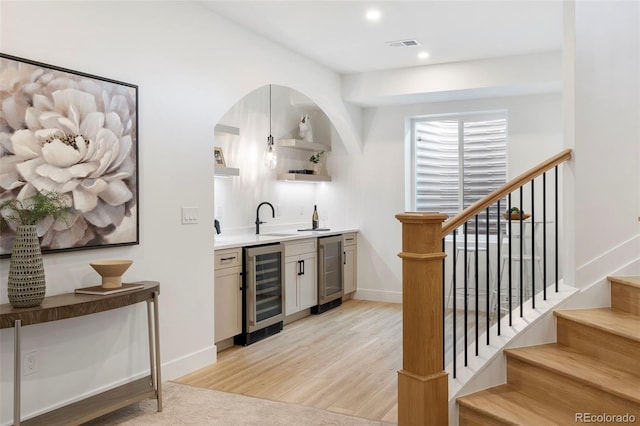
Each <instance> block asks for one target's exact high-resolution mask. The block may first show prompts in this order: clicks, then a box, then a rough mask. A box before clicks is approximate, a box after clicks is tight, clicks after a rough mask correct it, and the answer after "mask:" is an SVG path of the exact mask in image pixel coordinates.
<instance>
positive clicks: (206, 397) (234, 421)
mask: <svg viewBox="0 0 640 426" xmlns="http://www.w3.org/2000/svg"><path fill="white" fill-rule="evenodd" d="M162 393H163V398H162V408H163V410H162V412H160V413H158V412H157V405H156V400H155V399H154V400H151V399H150V400H145V401H141V402H139V403H136V404H132V405H130V406H128V407H125V408H122V409H120V410H118V411H115V412H113V413H111V414H107V415H105V416H102V417H100V418H98V419H95V420H93V421H91V422H89V423H87V425H167V426H169V425H171V426H173V425H199V426H200V425H202V426H204V425H224V426H235V425H238V426H239V425H243V426H244V425H260V426H271V425H274V426H276V425H282V426H298V425H300V426H313V425H318V426H320V425H327V426H328V425H339V426H352V425H353V426H358V425H390V424H392V423H385V422H378V421H375V420H367V419H362V418H358V417H351V416H344V415H341V414H337V413H332V412H330V411H325V410H321V409H318V408H313V407H306V406H303V405H296V404H290V403H285V402H276V401H269V400H266V399H258V398H252V397H248V396H243V395H237V394H232V393H226V392H220V391H216V390H211V389H204V388H198V387H194V386H188V385H182V384H179V383H173V382H166V383H163V386H162Z"/></svg>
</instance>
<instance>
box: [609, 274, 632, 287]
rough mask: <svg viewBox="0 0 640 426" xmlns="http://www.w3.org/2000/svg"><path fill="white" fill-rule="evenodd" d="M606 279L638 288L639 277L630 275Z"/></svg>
mask: <svg viewBox="0 0 640 426" xmlns="http://www.w3.org/2000/svg"><path fill="white" fill-rule="evenodd" d="M607 279H608V280H609V281H611V282H616V283H618V284H624V285H628V286H630V287H636V288H639V289H640V277H635V276H630V277H607Z"/></svg>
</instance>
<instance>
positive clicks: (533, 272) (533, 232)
mask: <svg viewBox="0 0 640 426" xmlns="http://www.w3.org/2000/svg"><path fill="white" fill-rule="evenodd" d="M534 183H535V180H534V179H531V308H532V309H535V308H536V265H535V261H536V260H535V259H536V217H535V216H536V209H535V191H534V188H535V186H534Z"/></svg>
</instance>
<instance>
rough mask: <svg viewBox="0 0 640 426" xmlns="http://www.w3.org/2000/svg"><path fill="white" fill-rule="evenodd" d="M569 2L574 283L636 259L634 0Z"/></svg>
mask: <svg viewBox="0 0 640 426" xmlns="http://www.w3.org/2000/svg"><path fill="white" fill-rule="evenodd" d="M573 8H574V10H573V25H572V26H571V29H572V30H573V31H572V33H570V34H569V35H568V36H569V37H571V39H570V40H567V43H570V44H571V45H573V46H574V52H573V57H569V58H571V61H572V62H571V65H572V68H573V75H571V69H568V70H567V71H568V74H569V75H567V76H566V80H567V84H568V85H570V88H569V90H570V91H569V92H568V93H571V97H568V98H567V102H569V103H570V104H571V105H572V106H573V108H574V111H575V117H574V119H573V121H572V122H568V123H567V126H568V127H570V128H569V129H568V131H569V132H570V133H573V136H574V138H573V140H568V143H569V144H572V145H573V146H574V149H575V159H576V160H575V167H574V170H573V180H574V184H573V185H574V187H575V197H574V199H573V200H572V201H573V202H574V208H575V260H574V261H575V265H576V285H577V286H580V287H584V286H588V285H591V284H593V283H595V282H600V283H604V277H605V276H606V275H607V274H611V273H612V272H615V271H617V270H618V269H621V268H624V267H627V266H628V265H629V264H630V263H633V262H636V264H637V263H638V257H639V253H640V224H639V223H638V216H639V215H640V176H638V170H639V169H640V3H638V2H634V1H629V2H604V1H599V2H580V1H576V2H574V3H573ZM569 18H571V17H569ZM638 268H640V265H637V266H636V269H635V270H636V271H637V272H636V273H640V269H638Z"/></svg>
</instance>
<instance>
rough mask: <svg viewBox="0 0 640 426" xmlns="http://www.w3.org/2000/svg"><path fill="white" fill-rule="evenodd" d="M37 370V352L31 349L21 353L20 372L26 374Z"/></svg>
mask: <svg viewBox="0 0 640 426" xmlns="http://www.w3.org/2000/svg"><path fill="white" fill-rule="evenodd" d="M37 371H38V352H36V351H31V352H25V353H24V354H22V374H23V375H24V376H28V375H29V374H34V373H36V372H37Z"/></svg>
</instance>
